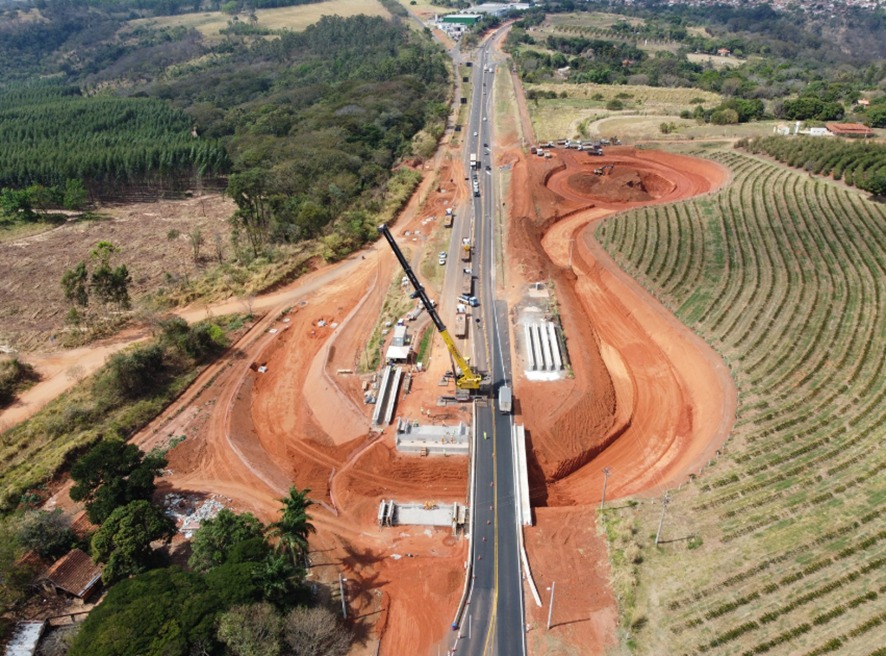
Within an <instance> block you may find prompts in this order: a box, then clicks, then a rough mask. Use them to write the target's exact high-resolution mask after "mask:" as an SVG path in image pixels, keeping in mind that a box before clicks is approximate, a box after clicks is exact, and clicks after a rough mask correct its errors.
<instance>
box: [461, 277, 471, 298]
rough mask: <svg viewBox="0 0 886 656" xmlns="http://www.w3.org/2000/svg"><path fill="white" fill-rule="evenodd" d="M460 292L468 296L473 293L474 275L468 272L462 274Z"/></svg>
mask: <svg viewBox="0 0 886 656" xmlns="http://www.w3.org/2000/svg"><path fill="white" fill-rule="evenodd" d="M461 293H462V294H464V295H466V296H470V295H471V294H473V293H474V276H472V275H471V274H470V273H463V274H462V280H461Z"/></svg>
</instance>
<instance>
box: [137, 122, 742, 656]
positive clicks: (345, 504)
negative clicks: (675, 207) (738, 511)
mask: <svg viewBox="0 0 886 656" xmlns="http://www.w3.org/2000/svg"><path fill="white" fill-rule="evenodd" d="M521 119H522V121H523V123H524V125H523V133H524V134H531V125H530V124H529V122H528V117H527V116H526V114H525V106H523V107H522V108H521ZM520 144H521V140H520V138H519V136H518V135H517V133H516V132H514V131H502V132H501V133H500V134H497V136H496V142H495V146H496V150H495V152H496V155H495V164H496V166H502V167H504V166H506V167H508V169H509V171H510V175H511V180H510V184H509V187H508V192H507V195H506V196H505V197H504V200H503V203H504V207H506V211H507V229H506V231H504V233H503V234H504V235H505V238H504V240H503V243H502V248H503V251H504V253H506V257H503V258H502V259H501V270H500V271H499V276H498V280H499V284H498V288H497V290H496V294H497V296H498V298H499V299H500V300H501V301H503V302H505V303H507V305H508V307H510V308H519V312H513V313H507V314H506V316H507V317H509V324H508V325H507V326H505V329H506V330H508V331H509V332H510V335H511V344H512V345H513V346H512V348H513V351H514V363H515V364H514V367H513V376H514V380H513V395H514V398H515V399H516V400H517V403H515V408H514V411H513V412H514V420H515V421H516V422H519V424H518V429H516V430H517V432H516V433H515V435H514V436H512V437H511V439H513V440H514V441H515V442H514V443H515V444H517V445H518V447H519V448H518V459H519V458H521V457H522V464H521V463H520V462H518V467H521V468H522V471H523V472H524V478H525V480H526V484H525V485H524V486H523V489H522V490H521V491H520V492H519V494H518V495H517V496H519V497H520V499H519V507H520V517H521V519H520V523H521V524H522V525H524V527H525V528H524V529H523V533H522V535H523V537H524V539H525V543H526V551H527V553H528V564H529V566H530V567H531V571H532V574H533V576H535V577H536V578H537V579H538V580H542V581H550V580H552V579H554V578H556V579H557V581H558V582H559V581H563V584H562V590H561V586H560V585H559V584H558V588H557V592H558V594H561V595H562V598H563V599H564V601H566V602H569V603H567V604H566V605H567V606H569V605H570V603H571V604H572V605H574V607H576V608H581V609H582V610H581V613H582V615H581V617H578V616H576V617H575V618H573V619H575V620H576V621H575V622H574V624H573V623H571V622H570V618H565V619H564V623H565V628H564V630H563V632H562V640H563V643H564V644H571V645H577V646H580V645H596V646H599V650H597V647H596V646H595V647H594V650H595V651H582V652H581V653H593V654H598V653H599V654H602V653H603V650H605V648H606V645H608V644H611V643H612V641H613V636H614V631H615V623H616V619H617V614H616V610H615V601H614V598H613V596H612V592H611V588H610V587H609V586H608V583H607V580H608V578H607V577H608V566H607V564H606V559H605V545H604V543H603V542H602V540H601V538H600V537H599V536H597V535H595V534H594V533H593V528H592V527H591V528H588V527H589V526H592V522H590V521H588V516H589V511H588V510H587V509H586V508H587V506H585V505H582V504H581V503H579V501H580V500H587V499H588V498H591V497H592V496H593V495H595V494H598V491H599V489H600V487H601V485H602V483H603V474H602V471H603V469H604V468H606V467H610V468H612V469H615V470H618V471H619V472H621V473H622V475H621V476H619V477H618V478H617V479H615V478H614V479H613V480H611V481H610V482H609V489H608V491H607V495H608V496H609V498H612V499H617V498H619V497H621V496H625V495H629V494H637V493H643V492H646V493H654V492H656V491H657V490H661V489H664V488H665V487H666V486H667V485H669V484H673V483H675V482H679V481H681V480H684V479H685V478H686V477H687V476H688V473H689V472H691V471H694V470H696V469H697V467H698V466H699V463H701V462H704V461H706V460H707V459H708V458H709V457H710V454H711V453H712V451H713V450H715V449H716V448H717V447H718V444H719V443H721V442H722V440H723V439H725V437H726V432H727V430H728V426H729V425H730V412H733V411H734V389H733V387H732V382H731V379H730V378H729V376H728V373H727V372H725V371H724V370H723V367H722V362H721V361H720V359H719V358H718V357H717V356H716V354H714V353H713V351H711V349H710V348H708V347H707V346H705V345H704V344H703V343H701V342H700V340H698V339H697V338H696V337H695V336H694V335H693V334H692V333H691V332H690V331H689V330H688V329H686V328H685V327H683V326H682V325H680V324H679V323H678V322H677V321H676V320H675V319H674V318H673V317H672V316H671V314H670V313H669V312H667V310H665V309H664V308H663V307H661V306H660V305H659V304H658V303H657V302H655V301H654V299H651V297H649V295H648V294H646V293H645V292H644V291H643V290H642V289H640V288H639V287H638V286H637V284H636V283H634V282H633V281H632V280H630V279H629V278H628V277H627V276H625V274H623V273H622V272H621V271H620V270H619V269H618V267H617V266H616V265H615V264H614V262H613V261H612V260H611V259H610V258H609V256H608V255H606V254H605V253H604V252H603V251H602V249H601V247H600V246H599V245H598V244H597V243H596V242H595V240H594V238H593V230H594V228H595V226H596V225H597V224H598V223H599V222H600V221H601V220H603V219H604V218H605V217H606V216H608V215H610V214H611V213H612V212H615V211H618V210H621V209H624V208H626V207H636V206H639V205H643V204H649V203H658V202H670V201H674V200H677V199H680V198H687V197H691V196H693V195H698V194H703V193H707V192H710V191H712V190H714V189H716V188H718V187H719V186H720V185H722V184H723V183H724V182H725V181H726V179H727V173H726V171H725V170H724V169H722V168H721V167H719V166H718V165H716V164H714V163H711V162H708V161H701V160H697V159H692V158H689V157H682V156H678V155H671V154H667V153H664V152H660V151H640V150H635V149H633V148H630V147H627V146H618V147H611V148H609V147H608V148H607V150H606V153H605V155H596V156H594V157H589V155H588V153H586V152H581V151H578V150H567V149H559V148H549V149H548V150H547V154H548V155H550V156H549V157H537V156H531V155H529V154H528V153H527V152H526V151H525V150H523V149H522V148H521V145H520ZM430 164H431V165H432V166H433V175H430V174H429V175H426V176H425V179H424V182H423V183H422V185H421V186H420V188H419V189H418V191H417V192H416V193H415V194H414V196H413V198H412V200H411V201H410V203H409V205H408V206H407V207H406V209H405V210H404V211H403V212H402V214H401V216H400V217H399V218H398V219H397V221H396V223H395V225H394V226H393V227H392V228H391V229H390V231H388V232H383V234H382V236H383V237H384V238H385V239H387V240H388V242H389V243H388V244H386V243H385V239H381V240H379V241H378V242H376V243H375V244H374V245H373V246H372V247H370V248H369V249H367V250H365V251H364V252H362V253H357V254H354V255H352V256H350V257H349V258H347V259H345V260H344V261H342V262H339V263H337V264H334V265H325V266H319V267H317V268H316V269H315V270H313V271H311V272H309V273H308V274H306V275H305V276H303V277H302V278H300V279H299V280H297V281H296V282H294V283H291V284H290V285H288V286H287V287H285V288H282V289H280V290H278V291H275V292H274V293H273V294H269V295H267V296H264V297H261V298H259V299H256V302H255V306H254V311H255V312H256V313H257V314H260V315H261V317H262V318H261V319H260V320H259V321H258V322H257V323H256V324H255V326H254V327H253V328H252V329H251V330H250V331H249V332H248V333H247V334H246V335H244V336H243V337H242V338H241V340H240V342H239V343H238V344H236V349H235V352H236V358H234V357H231V358H228V359H225V360H223V361H220V362H217V363H214V364H212V365H211V366H209V367H208V368H207V369H206V371H204V372H203V373H202V374H201V375H200V377H199V378H198V379H197V380H196V381H195V383H194V384H193V385H192V386H191V387H190V389H189V390H188V391H186V392H185V393H184V394H182V395H181V396H180V397H179V398H178V400H177V401H176V402H175V403H174V404H173V405H172V406H171V407H169V408H168V409H167V410H166V411H165V412H164V413H163V414H162V415H161V416H159V417H158V418H157V419H156V420H154V421H153V422H152V423H151V424H150V425H149V426H147V427H146V428H145V429H144V430H142V431H141V432H140V433H139V434H138V435H137V436H136V437H135V439H134V443H135V444H137V445H138V446H139V447H140V448H142V449H143V450H145V451H149V450H150V449H153V448H155V447H164V446H167V445H168V444H169V443H170V441H171V440H172V439H173V438H176V446H175V447H174V448H172V449H171V450H170V451H169V453H168V461H169V464H168V469H167V470H166V471H165V472H164V475H163V477H162V478H160V479H158V483H159V492H160V493H161V494H164V495H166V494H179V493H183V492H185V491H211V492H213V493H214V495H216V498H219V499H222V498H223V499H225V500H227V501H225V504H224V505H226V506H228V507H231V508H232V509H234V510H237V511H241V512H242V511H249V512H252V513H254V514H256V515H257V516H258V517H259V518H261V519H262V520H264V521H273V520H274V519H275V514H276V513H277V511H278V507H279V501H278V500H279V499H280V498H281V497H283V496H285V495H286V493H287V491H288V490H289V488H290V486H293V485H294V486H296V487H297V488H299V489H305V488H308V489H310V497H311V499H312V500H314V501H315V502H316V503H317V506H316V511H315V512H314V513H313V515H312V522H313V523H314V525H315V526H316V528H317V534H316V535H315V536H312V538H311V553H312V555H311V561H312V566H311V569H310V572H309V579H310V581H311V582H313V583H316V584H317V585H323V586H328V587H329V588H330V589H333V588H334V587H335V582H336V581H337V580H338V577H339V576H341V575H344V576H346V577H347V579H348V581H349V582H350V583H349V589H348V595H347V599H346V602H347V606H348V608H349V609H350V616H351V617H352V618H357V619H355V620H353V621H355V622H358V623H360V624H361V625H362V626H363V630H362V634H363V635H365V636H367V639H366V641H365V643H362V644H357V645H355V646H354V649H353V650H352V652H351V653H352V654H355V655H363V654H366V655H369V654H377V653H383V654H431V653H434V650H435V648H436V647H437V646H438V645H440V644H442V642H441V641H442V640H443V639H444V638H445V637H446V635H447V631H448V630H449V627H448V624H447V621H448V620H447V618H448V617H449V616H451V612H452V610H453V609H454V608H455V607H456V605H457V604H458V603H459V599H460V597H461V595H462V593H463V590H464V586H465V576H464V571H465V561H466V558H467V554H468V548H469V545H468V543H467V542H468V541H467V540H466V538H465V532H466V527H467V526H469V525H470V516H471V508H470V499H469V490H468V487H469V486H468V482H469V476H470V472H469V463H470V451H471V443H472V440H476V439H483V438H480V437H479V436H477V435H475V434H474V431H473V428H472V426H473V417H472V405H471V404H470V403H465V402H464V401H466V400H469V399H470V398H476V397H477V396H478V395H477V394H476V392H477V391H478V390H483V385H484V380H483V372H480V371H476V370H475V369H474V368H473V366H472V365H471V363H470V361H469V360H468V359H467V358H466V355H467V351H466V350H464V352H463V351H462V350H463V349H467V345H468V344H470V343H471V342H470V340H471V339H473V338H474V337H475V336H476V335H477V334H479V331H476V330H468V326H470V325H472V320H473V321H474V322H475V323H476V321H477V318H475V316H474V315H473V314H472V311H473V310H474V308H473V307H471V305H472V304H468V303H464V302H456V301H455V299H446V300H444V301H442V302H441V306H442V309H441V314H443V313H444V312H450V313H451V314H449V315H446V316H451V317H452V319H451V325H452V333H451V334H450V333H449V331H448V329H447V328H446V326H445V325H443V323H442V321H440V318H439V315H438V314H437V313H436V312H434V311H433V310H432V308H433V307H434V305H435V304H434V303H433V302H432V301H431V300H430V299H429V298H428V297H427V294H426V293H425V291H422V290H423V289H424V287H423V284H424V283H423V282H418V281H419V277H418V276H417V275H416V274H415V273H413V272H412V268H415V269H416V270H420V267H419V263H421V262H422V261H424V260H426V259H429V260H430V261H431V262H432V264H433V265H434V266H436V259H437V254H436V248H435V244H436V242H435V241H434V238H435V236H436V235H435V233H434V231H435V230H440V231H444V230H445V231H447V232H446V234H447V235H448V234H450V233H449V232H448V230H449V228H448V227H444V225H443V222H440V223H439V225H438V224H436V223H435V224H432V225H426V224H423V223H422V221H423V220H422V218H421V217H425V216H428V215H429V214H430V215H435V216H451V215H452V212H451V211H449V212H447V209H449V208H458V207H460V206H461V205H463V204H464V203H465V202H466V201H467V200H468V199H470V198H472V193H471V187H470V184H469V183H468V182H467V180H468V178H467V177H466V176H467V175H468V174H469V172H468V171H465V170H462V168H463V167H462V164H461V158H460V147H459V145H458V144H457V143H452V142H449V141H446V142H444V144H443V145H442V146H441V148H440V150H439V151H438V153H437V155H436V156H435V158H434V160H433V161H432V162H431V163H430ZM447 223H448V224H449V225H451V221H447ZM397 243H400V244H402V245H403V248H404V250H405V251H406V252H405V254H404V252H403V251H399V249H398V248H396V247H395V245H396V244H397ZM392 251H393V252H392ZM398 251H399V252H398ZM472 260H473V261H472ZM450 266H459V267H460V268H461V270H462V273H460V274H459V275H458V278H459V281H458V286H459V289H460V290H461V293H462V294H463V295H464V296H471V294H474V293H476V290H475V283H476V277H477V275H478V271H477V270H476V269H475V270H473V271H471V267H472V266H474V267H476V266H477V265H476V258H475V254H474V253H473V252H472V247H471V244H470V243H469V242H468V243H463V244H462V246H461V248H460V252H459V254H458V255H457V256H456V255H455V254H453V257H452V263H451V264H450ZM404 271H405V273H406V277H407V278H409V282H410V283H411V284H410V285H406V286H402V285H397V284H396V282H397V281H399V280H401V278H402V277H403V274H404ZM412 277H415V280H413V279H412ZM539 281H542V282H539ZM427 284H428V293H435V294H436V293H437V291H439V290H435V291H433V292H432V290H431V285H430V284H429V283H427ZM392 288H393V289H394V290H396V291H394V292H391V291H390V290H391V289H392ZM389 293H395V294H400V295H402V298H403V299H405V300H406V301H408V296H409V295H410V293H417V294H418V296H420V297H423V298H420V299H419V300H421V303H417V304H409V303H405V304H404V306H405V307H409V308H410V309H409V310H407V311H406V312H404V313H403V314H402V315H400V316H396V317H393V318H391V319H384V321H389V322H390V325H389V326H385V325H384V324H380V322H381V321H382V319H381V316H382V308H383V307H385V304H386V301H387V300H388V296H389ZM552 295H553V296H555V298H554V299H551V298H550V297H551V296H552ZM413 298H414V297H413ZM438 298H439V296H438ZM554 302H555V305H553V303H554ZM229 305H230V307H231V308H233V307H236V303H234V302H231V303H230V304H229ZM226 307H227V306H225V305H224V304H220V305H218V306H216V307H213V308H211V311H212V312H213V313H215V314H221V313H223V312H225V309H226ZM552 308H555V309H556V320H554V318H553V311H552ZM206 311H207V310H206V308H192V309H190V310H187V311H185V312H184V313H183V316H186V317H188V318H192V319H196V318H199V317H201V316H205V313H206ZM478 316H479V315H477V317H478ZM602 316H605V317H606V321H600V320H599V317H602ZM407 325H408V329H407V328H406V326H407ZM382 330H387V334H385V335H384V336H383V337H384V339H383V340H382V341H383V344H382V346H381V347H378V348H379V357H378V358H377V362H378V365H377V366H375V367H373V368H371V369H367V368H366V366H365V362H366V353H367V351H368V350H369V349H372V348H376V347H377V345H375V344H370V340H371V336H372V335H373V334H380V332H381V331H382ZM427 330H430V331H433V338H432V339H431V340H430V345H429V347H428V354H427V356H426V358H425V361H424V362H422V361H421V360H419V359H418V358H417V354H416V350H417V349H416V344H417V342H418V340H419V338H420V336H421V335H423V334H424V333H425V331H427ZM567 345H568V347H567ZM638 388H643V389H644V390H647V393H646V394H644V395H638V394H637V393H636V390H637V389H638ZM465 391H468V392H471V394H473V396H470V395H467V394H465V393H464V392H465ZM490 394H491V392H490V393H486V394H485V396H486V397H487V398H488V397H489V396H490ZM509 394H510V388H509ZM479 396H481V397H482V396H484V394H482V393H481V394H479ZM519 449H522V456H520V455H519ZM576 506H579V507H576ZM530 524H531V526H530ZM189 530H193V526H192V525H190V524H189ZM576 541H578V542H580V543H581V544H582V549H581V550H575V549H569V550H564V549H563V548H562V547H563V545H564V544H574V543H576ZM579 569H581V570H582V571H585V572H586V573H587V576H586V578H584V579H582V580H581V581H578V580H577V579H575V577H573V576H572V574H573V573H574V572H575V571H577V570H579ZM570 580H573V581H574V583H571V584H570V583H568V581H570ZM541 613H542V611H541V610H540V609H539V608H537V607H535V606H533V605H531V604H530V605H529V606H527V617H526V622H527V624H528V625H529V626H533V625H539V624H541V623H543V621H544V618H543V617H542V615H541ZM588 617H590V620H588V621H585V620H587V619H588ZM579 620H581V621H579ZM530 636H531V632H530ZM531 644H532V641H531V639H530V645H531ZM538 653H544V652H538ZM551 653H553V652H551Z"/></svg>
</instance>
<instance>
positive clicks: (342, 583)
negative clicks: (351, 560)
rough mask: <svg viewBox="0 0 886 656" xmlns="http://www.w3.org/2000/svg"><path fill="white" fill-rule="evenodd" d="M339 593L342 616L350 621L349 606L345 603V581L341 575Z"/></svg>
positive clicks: (339, 577) (339, 576)
mask: <svg viewBox="0 0 886 656" xmlns="http://www.w3.org/2000/svg"><path fill="white" fill-rule="evenodd" d="M338 592H339V594H340V595H341V616H342V617H343V618H344V619H348V606H347V604H346V603H345V579H344V578H343V577H342V575H341V574H339V575H338Z"/></svg>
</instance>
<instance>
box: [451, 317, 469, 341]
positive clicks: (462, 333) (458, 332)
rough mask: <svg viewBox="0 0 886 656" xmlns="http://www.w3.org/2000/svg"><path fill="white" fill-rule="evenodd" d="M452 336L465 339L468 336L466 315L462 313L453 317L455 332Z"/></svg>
mask: <svg viewBox="0 0 886 656" xmlns="http://www.w3.org/2000/svg"><path fill="white" fill-rule="evenodd" d="M453 334H454V335H455V336H456V337H462V338H464V337H467V336H468V319H467V315H466V314H464V313H460V314H456V315H455V330H454V331H453Z"/></svg>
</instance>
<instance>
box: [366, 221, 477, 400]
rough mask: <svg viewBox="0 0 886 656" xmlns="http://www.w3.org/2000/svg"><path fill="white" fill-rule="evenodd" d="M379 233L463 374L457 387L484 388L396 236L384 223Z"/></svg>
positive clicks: (468, 388) (458, 377) (457, 381)
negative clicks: (456, 344) (401, 248)
mask: <svg viewBox="0 0 886 656" xmlns="http://www.w3.org/2000/svg"><path fill="white" fill-rule="evenodd" d="M378 231H379V232H380V233H381V234H382V236H383V237H384V238H385V239H386V240H387V241H388V245H389V246H390V247H391V250H392V251H394V255H396V256H397V261H398V262H400V266H402V267H403V271H404V272H405V273H406V277H407V278H409V282H411V283H412V287H413V288H414V289H415V292H416V294H417V295H418V298H419V299H420V300H421V302H422V304H423V305H424V306H425V310H427V311H428V314H429V315H430V317H431V320H432V321H433V322H434V326H435V327H436V328H437V332H439V333H440V337H442V338H443V343H444V344H446V348H447V350H448V351H449V357H450V358H451V359H452V363H453V365H454V367H453V368H457V369H458V370H459V371H460V372H461V375H458V376H457V377H456V380H455V386H456V387H457V388H458V389H463V390H479V389H480V388H481V387H482V386H483V382H484V381H483V376H482V375H481V374H480V373H478V372H476V371H474V369H473V368H471V365H470V364H468V361H467V360H465V358H464V356H462V354H461V353H459V351H458V348H457V347H456V346H455V342H454V341H453V340H452V337H451V336H450V334H449V331H448V330H446V326H445V325H444V324H443V321H442V320H441V319H440V315H439V314H437V310H435V309H434V306H433V305H432V304H431V299H429V298H428V295H427V294H426V293H425V288H424V287H423V286H422V284H421V283H420V282H419V281H418V278H417V277H416V276H415V272H414V271H413V270H412V267H411V266H409V262H407V261H406V257H405V256H404V255H403V251H401V250H400V247H399V246H397V242H396V241H394V235H392V234H391V231H390V230H388V226H387V225H385V224H384V223H382V224H381V225H380V226H378Z"/></svg>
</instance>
